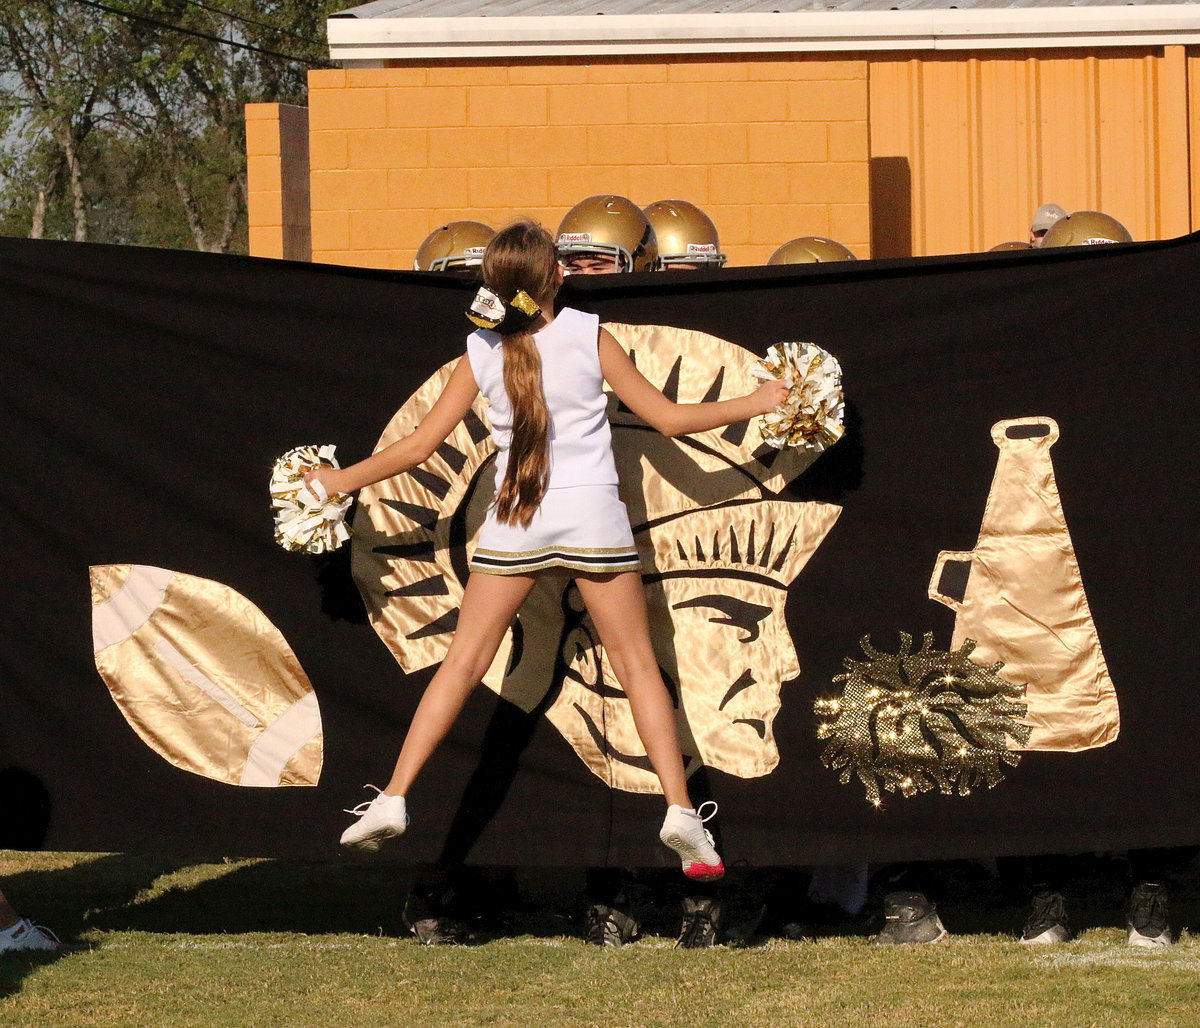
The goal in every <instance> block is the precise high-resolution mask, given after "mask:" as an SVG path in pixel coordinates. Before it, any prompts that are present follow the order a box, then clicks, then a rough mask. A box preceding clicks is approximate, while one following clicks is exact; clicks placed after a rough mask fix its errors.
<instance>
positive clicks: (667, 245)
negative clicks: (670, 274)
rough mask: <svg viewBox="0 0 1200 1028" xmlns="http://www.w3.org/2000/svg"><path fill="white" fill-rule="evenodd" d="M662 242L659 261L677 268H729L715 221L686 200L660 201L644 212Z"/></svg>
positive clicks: (659, 243) (660, 242)
mask: <svg viewBox="0 0 1200 1028" xmlns="http://www.w3.org/2000/svg"><path fill="white" fill-rule="evenodd" d="M643 213H645V215H646V219H647V220H648V221H649V222H650V225H651V226H652V227H653V229H654V235H655V238H656V239H657V240H658V259H659V261H660V262H661V263H662V266H663V267H664V268H669V267H670V266H671V265H673V264H690V265H696V266H703V265H712V266H713V267H715V268H723V267H724V266H725V259H726V258H725V255H724V254H723V253H721V243H720V240H719V239H718V238H717V226H716V225H714V224H713V223H712V218H710V217H709V216H708V215H707V214H705V213H704V212H703V211H702V210H700V208H699V207H697V206H696V205H695V204H694V203H688V202H687V201H686V200H658V201H656V202H655V203H652V204H651V205H650V206H649V207H646V208H645V209H644V212H643Z"/></svg>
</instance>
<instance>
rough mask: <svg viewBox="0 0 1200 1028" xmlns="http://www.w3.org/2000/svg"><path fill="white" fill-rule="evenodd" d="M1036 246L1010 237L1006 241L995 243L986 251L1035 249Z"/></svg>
mask: <svg viewBox="0 0 1200 1028" xmlns="http://www.w3.org/2000/svg"><path fill="white" fill-rule="evenodd" d="M1036 249H1037V247H1035V246H1034V245H1033V243H1023V242H1021V240H1019V239H1010V240H1009V241H1008V242H1007V243H997V244H996V245H995V246H993V247H992V248H991V249H990V250H988V253H997V252H998V251H1000V250H1036Z"/></svg>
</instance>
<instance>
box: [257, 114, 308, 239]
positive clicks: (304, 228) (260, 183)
mask: <svg viewBox="0 0 1200 1028" xmlns="http://www.w3.org/2000/svg"><path fill="white" fill-rule="evenodd" d="M308 171H309V154H308V109H307V108H305V107H294V106H291V105H288V104H246V190H247V196H246V206H247V213H248V220H249V223H250V252H251V253H252V254H254V255H255V256H256V257H284V258H286V259H287V260H293V261H307V260H311V256H312V240H311V235H310V233H311V224H312V219H311V213H310V198H309V189H308Z"/></svg>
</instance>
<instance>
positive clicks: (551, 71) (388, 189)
mask: <svg viewBox="0 0 1200 1028" xmlns="http://www.w3.org/2000/svg"><path fill="white" fill-rule="evenodd" d="M582 60H583V59H574V60H571V59H559V60H553V61H546V62H527V63H520V64H516V65H511V66H498V65H496V64H494V63H490V62H480V63H472V64H457V65H447V64H441V63H439V64H429V65H420V66H417V65H412V64H408V63H405V64H403V65H397V66H394V67H386V68H379V69H351V70H321V71H313V72H310V73H309V127H310V136H309V144H310V160H311V187H312V258H313V260H317V261H328V262H334V263H341V264H356V265H363V266H372V267H390V268H411V267H412V260H413V255H414V253H415V251H416V248H417V246H418V245H419V243H420V242H421V240H422V239H423V238H424V237H425V235H426V234H427V233H428V232H429V231H430V230H431V229H433V228H436V227H437V226H438V225H440V224H442V223H444V222H446V221H450V220H454V219H459V218H467V219H472V220H477V221H484V222H487V223H488V224H491V225H495V226H499V225H502V224H504V223H506V222H508V221H510V220H512V219H513V218H515V217H519V216H524V215H529V216H532V217H535V218H537V219H538V220H540V221H541V222H542V223H543V224H545V225H546V226H547V227H548V228H550V229H551V230H552V231H553V230H554V229H555V228H556V227H557V225H558V222H559V220H560V219H561V218H562V216H563V215H564V214H565V213H566V212H567V210H568V209H569V208H570V207H571V206H572V205H573V204H574V203H576V202H577V201H578V200H581V199H583V198H584V197H586V196H590V195H592V194H595V193H619V194H621V195H624V196H628V197H629V198H630V199H632V200H633V201H634V202H635V203H637V204H639V205H642V206H645V205H646V204H649V203H652V202H653V201H655V200H662V199H668V198H680V199H685V200H691V201H692V202H693V203H696V204H698V205H700V206H701V207H703V208H704V210H705V211H707V212H708V214H709V215H710V216H711V217H712V219H713V221H714V222H715V223H716V225H717V229H718V231H719V232H720V235H721V243H722V246H723V248H724V249H725V251H726V252H727V253H728V254H729V256H730V263H731V264H735V265H745V264H758V263H763V262H764V261H765V260H766V259H767V257H768V256H769V255H770V254H771V252H772V251H773V250H774V249H775V247H777V246H778V245H779V244H780V243H782V242H785V241H786V240H788V239H792V238H794V237H796V236H799V235H826V236H832V237H833V238H835V239H838V240H840V241H841V242H843V243H845V244H846V245H847V246H849V247H850V248H851V249H853V250H854V251H855V252H856V253H857V254H858V255H859V256H862V257H866V256H868V251H869V244H870V240H869V234H870V218H869V213H868V173H867V158H868V139H867V109H868V98H867V63H866V62H865V61H863V60H851V59H842V58H839V57H836V56H834V57H829V56H828V55H822V56H821V58H820V59H816V58H812V57H808V56H805V55H796V56H792V55H788V56H785V57H779V58H775V57H773V58H769V59H768V58H763V59H758V58H754V57H750V58H747V57H745V56H730V57H728V58H726V57H705V58H703V59H700V58H696V59H693V58H685V57H681V58H673V59H671V61H670V62H669V63H656V62H653V61H649V60H643V59H625V60H621V59H613V60H610V61H605V62H602V63H591V64H585V63H581V61H582ZM252 224H253V221H252ZM252 246H253V242H252ZM252 252H256V253H257V252H259V251H258V250H254V249H253V248H252Z"/></svg>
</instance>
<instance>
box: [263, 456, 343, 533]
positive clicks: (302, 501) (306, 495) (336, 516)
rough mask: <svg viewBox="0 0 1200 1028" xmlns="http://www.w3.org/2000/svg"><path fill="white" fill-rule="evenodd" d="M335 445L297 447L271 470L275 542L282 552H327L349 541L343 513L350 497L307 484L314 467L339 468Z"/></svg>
mask: <svg viewBox="0 0 1200 1028" xmlns="http://www.w3.org/2000/svg"><path fill="white" fill-rule="evenodd" d="M336 449H337V447H336V446H332V445H329V446H297V447H296V448H295V449H294V450H288V452H287V453H285V454H284V455H283V456H282V457H280V458H279V460H277V461H276V462H275V466H274V467H273V468H272V469H271V506H272V507H273V508H274V511H275V541H276V542H277V543H279V545H280V546H282V547H283V548H284V549H285V550H291V551H292V552H304V553H327V552H329V551H330V550H336V549H337V548H338V547H339V546H341V545H342V543H344V542H345V541H346V540H347V539H349V538H350V529H349V528H347V527H346V511H347V510H348V509H349V507H350V497H349V496H348V495H346V494H345V493H334V494H333V495H332V496H331V495H329V494H328V493H327V492H326V491H325V487H324V486H322V485H321V483H320V482H317V481H314V482H312V484H311V485H310V484H308V483H306V482H305V481H304V475H305V473H306V472H308V471H311V470H312V469H313V468H318V467H322V466H324V467H327V468H336V467H338V466H339V465H338V462H337V458H335V457H334V455H333V453H334V450H336Z"/></svg>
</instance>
